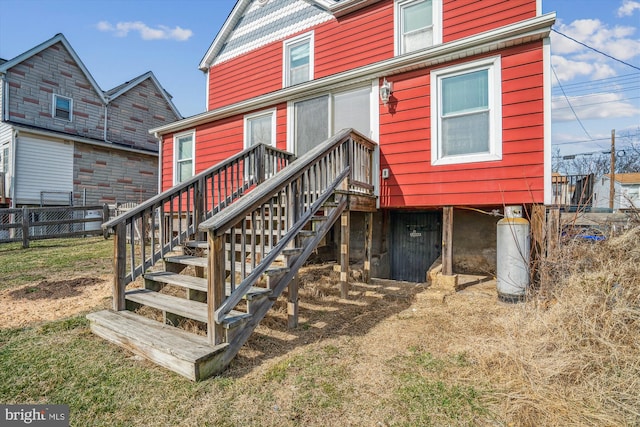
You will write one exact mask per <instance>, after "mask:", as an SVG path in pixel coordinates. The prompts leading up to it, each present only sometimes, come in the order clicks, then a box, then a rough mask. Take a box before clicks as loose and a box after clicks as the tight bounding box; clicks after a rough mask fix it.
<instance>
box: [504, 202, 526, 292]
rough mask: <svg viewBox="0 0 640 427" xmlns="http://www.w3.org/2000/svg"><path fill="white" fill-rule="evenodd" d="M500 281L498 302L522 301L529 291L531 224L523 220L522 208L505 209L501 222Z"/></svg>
mask: <svg viewBox="0 0 640 427" xmlns="http://www.w3.org/2000/svg"><path fill="white" fill-rule="evenodd" d="M497 235H498V242H497V248H496V249H497V258H498V259H497V275H496V276H497V277H496V286H497V288H498V298H499V299H500V300H502V301H507V302H517V301H522V300H523V299H524V297H525V295H526V292H527V288H528V287H529V253H530V240H531V237H530V233H529V221H527V220H526V219H525V218H523V217H522V207H521V206H505V208H504V218H503V219H501V220H500V221H498V229H497Z"/></svg>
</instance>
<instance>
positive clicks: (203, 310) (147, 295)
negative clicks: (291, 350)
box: [125, 289, 251, 327]
mask: <svg viewBox="0 0 640 427" xmlns="http://www.w3.org/2000/svg"><path fill="white" fill-rule="evenodd" d="M125 299H126V300H127V301H132V302H135V303H137V304H141V305H145V306H147V307H153V308H157V309H158V310H162V311H163V312H167V313H172V314H176V315H178V316H181V317H186V318H188V319H193V320H197V321H199V322H203V323H207V320H208V317H207V304H205V303H203V302H198V301H192V300H188V299H185V298H180V297H174V296H172V295H165V294H161V293H159V292H155V291H152V290H150V289H134V290H131V291H128V292H126V293H125ZM249 317H251V315H250V314H248V313H243V312H241V311H236V310H232V311H231V312H230V313H229V314H227V316H226V317H225V318H224V319H223V321H222V324H223V325H224V326H225V327H229V326H231V325H236V324H237V323H238V322H239V321H241V320H244V319H246V318H249Z"/></svg>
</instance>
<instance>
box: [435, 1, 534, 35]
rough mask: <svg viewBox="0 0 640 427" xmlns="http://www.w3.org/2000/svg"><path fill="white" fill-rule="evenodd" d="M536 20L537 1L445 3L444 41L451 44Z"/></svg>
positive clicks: (443, 17) (443, 15)
mask: <svg viewBox="0 0 640 427" xmlns="http://www.w3.org/2000/svg"><path fill="white" fill-rule="evenodd" d="M535 16H536V2H535V0H482V1H480V0H455V1H446V0H445V2H444V5H443V11H442V20H443V26H442V30H443V31H442V40H443V42H444V43H447V42H450V41H453V40H457V39H461V38H463V37H467V36H471V35H474V34H478V33H482V32H484V31H489V30H493V29H496V28H499V27H503V26H505V25H509V24H513V23H516V22H518V21H522V20H524V19H529V18H534V17H535Z"/></svg>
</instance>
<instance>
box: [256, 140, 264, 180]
mask: <svg viewBox="0 0 640 427" xmlns="http://www.w3.org/2000/svg"><path fill="white" fill-rule="evenodd" d="M264 147H265V146H264V145H263V144H260V146H259V148H258V149H257V150H255V151H254V157H255V159H256V160H255V161H256V177H257V179H258V182H257V183H258V184H260V183H261V182H264V181H265V180H266V179H267V177H266V172H265V167H264V163H265V156H266V154H267V150H266V149H265V148H264Z"/></svg>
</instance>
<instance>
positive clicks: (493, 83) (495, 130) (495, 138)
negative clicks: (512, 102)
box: [431, 56, 502, 166]
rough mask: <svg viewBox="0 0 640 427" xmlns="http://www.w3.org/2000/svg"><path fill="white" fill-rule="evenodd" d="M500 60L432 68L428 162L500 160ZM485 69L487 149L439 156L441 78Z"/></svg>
mask: <svg viewBox="0 0 640 427" xmlns="http://www.w3.org/2000/svg"><path fill="white" fill-rule="evenodd" d="M501 64H502V62H501V59H500V56H495V57H490V58H484V59H480V60H477V61H473V62H467V63H464V64H459V65H454V66H451V67H446V68H440V69H437V70H433V71H431V164H432V165H434V166H436V165H451V164H459V163H473V162H489V161H497V160H502V66H501ZM480 70H488V72H489V76H488V77H489V78H488V84H489V94H488V95H489V99H488V107H489V152H484V153H473V154H459V155H454V156H442V155H441V153H442V133H441V131H440V130H441V128H442V121H441V110H442V102H441V101H442V96H441V93H442V90H441V89H442V79H443V78H447V77H453V76H456V75H461V74H467V73H471V72H475V71H480Z"/></svg>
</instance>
